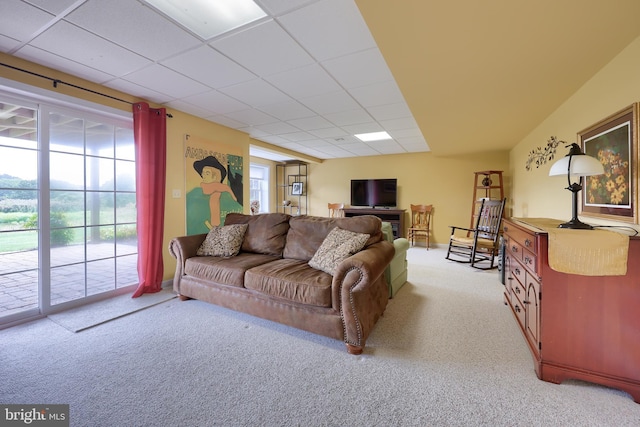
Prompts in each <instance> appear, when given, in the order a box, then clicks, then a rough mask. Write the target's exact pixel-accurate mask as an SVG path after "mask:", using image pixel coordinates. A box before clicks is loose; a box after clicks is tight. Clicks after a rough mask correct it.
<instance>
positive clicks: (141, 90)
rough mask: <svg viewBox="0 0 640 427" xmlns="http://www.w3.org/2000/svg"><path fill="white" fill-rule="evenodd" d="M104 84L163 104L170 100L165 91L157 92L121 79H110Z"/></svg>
mask: <svg viewBox="0 0 640 427" xmlns="http://www.w3.org/2000/svg"><path fill="white" fill-rule="evenodd" d="M104 85H105V86H107V87H110V88H112V89H116V90H119V91H120V92H124V93H128V94H130V95H133V96H135V97H136V98H141V99H146V100H149V101H151V102H155V103H157V104H164V103H165V102H169V101H170V100H171V97H170V96H169V95H167V94H165V93H159V92H156V91H154V90H152V89H149V88H146V87H143V86H140V85H137V84H135V83H131V82H129V81H127V80H123V79H116V80H111V81H109V82H107V83H105V84H104Z"/></svg>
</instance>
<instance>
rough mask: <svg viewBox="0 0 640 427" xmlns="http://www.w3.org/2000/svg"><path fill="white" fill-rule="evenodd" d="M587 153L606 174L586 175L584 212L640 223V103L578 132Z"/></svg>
mask: <svg viewBox="0 0 640 427" xmlns="http://www.w3.org/2000/svg"><path fill="white" fill-rule="evenodd" d="M578 139H579V140H580V145H581V146H582V149H583V150H584V152H585V154H588V155H590V156H593V157H595V158H597V159H598V160H600V162H601V163H602V165H603V166H604V174H602V175H595V176H588V177H585V182H584V189H583V191H582V193H583V196H582V215H585V216H593V217H600V218H607V219H611V220H616V221H625V222H633V223H637V222H638V208H637V205H638V189H637V181H638V161H637V156H638V104H637V103H636V104H633V105H630V106H629V107H627V108H625V109H624V110H621V111H618V112H617V113H615V114H613V115H611V116H609V117H607V118H606V119H604V120H602V121H600V122H598V123H596V124H594V125H593V126H591V127H589V128H587V129H585V130H583V131H582V132H579V133H578Z"/></svg>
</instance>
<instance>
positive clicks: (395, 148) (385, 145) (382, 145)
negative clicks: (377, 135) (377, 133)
mask: <svg viewBox="0 0 640 427" xmlns="http://www.w3.org/2000/svg"><path fill="white" fill-rule="evenodd" d="M367 144H368V145H369V146H370V147H371V148H373V149H374V150H376V151H377V152H379V153H382V154H396V153H404V152H405V150H404V148H402V146H401V145H400V144H398V143H397V142H396V141H394V140H392V139H388V140H385V141H371V142H367Z"/></svg>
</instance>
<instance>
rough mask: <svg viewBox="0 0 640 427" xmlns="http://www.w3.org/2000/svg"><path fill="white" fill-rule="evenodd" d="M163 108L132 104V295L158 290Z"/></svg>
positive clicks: (164, 137) (164, 145)
mask: <svg viewBox="0 0 640 427" xmlns="http://www.w3.org/2000/svg"><path fill="white" fill-rule="evenodd" d="M166 128H167V126H166V110H165V109H164V108H159V109H154V108H149V104H147V103H144V102H140V103H136V104H133V136H134V140H135V151H136V205H137V221H138V280H139V282H138V289H136V291H135V292H134V294H133V296H132V298H136V297H139V296H140V295H142V294H145V293H154V292H159V291H161V290H162V276H163V274H164V266H163V263H162V241H163V236H164V195H165V181H166V158H167V130H166Z"/></svg>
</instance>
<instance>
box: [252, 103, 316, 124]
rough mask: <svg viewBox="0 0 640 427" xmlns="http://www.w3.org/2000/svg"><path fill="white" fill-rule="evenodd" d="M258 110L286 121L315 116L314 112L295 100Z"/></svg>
mask: <svg viewBox="0 0 640 427" xmlns="http://www.w3.org/2000/svg"><path fill="white" fill-rule="evenodd" d="M258 109H259V110H260V111H263V112H265V113H267V114H269V115H271V116H273V117H276V118H278V119H280V120H284V121H287V120H293V119H300V118H303V117H311V116H314V115H315V113H314V112H313V111H311V110H309V109H308V108H307V107H305V106H304V105H302V104H300V103H299V102H298V101H294V100H290V101H284V102H279V103H277V104H269V105H265V106H262V107H260V108H258Z"/></svg>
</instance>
